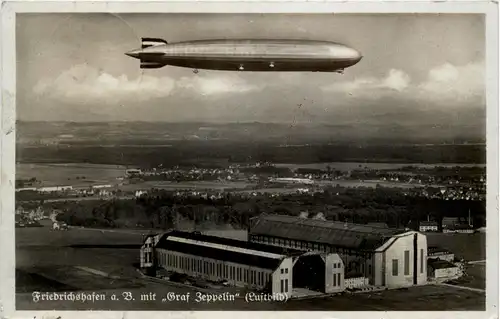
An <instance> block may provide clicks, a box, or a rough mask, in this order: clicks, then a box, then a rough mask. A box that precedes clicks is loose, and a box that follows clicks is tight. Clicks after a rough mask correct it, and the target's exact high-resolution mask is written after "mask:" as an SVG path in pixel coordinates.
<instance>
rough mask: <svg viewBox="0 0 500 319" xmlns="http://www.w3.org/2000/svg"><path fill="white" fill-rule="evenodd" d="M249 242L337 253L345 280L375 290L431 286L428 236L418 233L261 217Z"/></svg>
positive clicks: (253, 222) (252, 228)
mask: <svg viewBox="0 0 500 319" xmlns="http://www.w3.org/2000/svg"><path fill="white" fill-rule="evenodd" d="M248 236H249V241H251V242H253V243H264V244H268V245H274V246H279V247H287V248H291V249H297V250H302V251H317V252H324V253H337V254H339V255H340V257H341V259H342V260H343V262H344V265H345V276H346V278H347V277H351V276H355V275H354V274H360V276H363V277H364V278H368V282H369V284H370V285H373V286H380V287H387V288H397V287H407V286H411V285H422V284H426V283H427V237H426V236H425V235H423V234H421V233H419V232H416V231H406V230H397V229H390V228H385V227H373V226H369V225H359V224H350V223H343V222H332V221H326V220H321V219H308V218H303V217H298V216H287V215H273V214H262V215H260V216H257V217H254V218H252V219H251V222H250V225H249V230H248Z"/></svg>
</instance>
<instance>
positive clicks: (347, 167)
mask: <svg viewBox="0 0 500 319" xmlns="http://www.w3.org/2000/svg"><path fill="white" fill-rule="evenodd" d="M276 166H277V167H288V168H291V169H297V168H309V169H323V170H325V169H326V168H327V167H328V166H330V167H331V169H332V170H339V171H351V170H355V169H376V170H391V169H398V168H402V167H406V166H413V167H418V168H433V167H436V166H441V167H454V166H460V167H476V166H477V167H486V165H484V164H453V163H446V164H421V163H409V164H401V163H363V162H332V163H312V164H286V163H280V164H276Z"/></svg>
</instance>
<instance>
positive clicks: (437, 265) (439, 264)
mask: <svg viewBox="0 0 500 319" xmlns="http://www.w3.org/2000/svg"><path fill="white" fill-rule="evenodd" d="M429 264H430V266H431V267H432V268H434V269H444V268H455V267H457V266H456V265H454V264H452V263H450V262H449V261H445V260H435V259H431V260H429Z"/></svg>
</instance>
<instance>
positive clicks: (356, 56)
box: [348, 48, 363, 63]
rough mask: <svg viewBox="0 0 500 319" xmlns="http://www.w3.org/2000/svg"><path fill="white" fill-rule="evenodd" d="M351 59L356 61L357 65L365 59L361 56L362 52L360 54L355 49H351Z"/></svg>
mask: <svg viewBox="0 0 500 319" xmlns="http://www.w3.org/2000/svg"><path fill="white" fill-rule="evenodd" d="M348 55H349V59H351V60H353V61H355V62H356V63H358V62H359V61H361V59H362V58H363V55H362V54H361V52H359V51H358V50H355V49H351V48H350V49H349V53H348Z"/></svg>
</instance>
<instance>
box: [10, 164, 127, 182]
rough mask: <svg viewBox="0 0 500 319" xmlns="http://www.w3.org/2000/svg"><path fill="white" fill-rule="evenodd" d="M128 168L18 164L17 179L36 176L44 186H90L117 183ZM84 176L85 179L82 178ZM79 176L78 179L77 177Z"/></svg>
mask: <svg viewBox="0 0 500 319" xmlns="http://www.w3.org/2000/svg"><path fill="white" fill-rule="evenodd" d="M125 170H126V168H125V167H124V166H120V165H105V164H87V163H70V164H44V163H40V164H23V163H18V164H16V179H30V178H33V177H35V178H36V179H37V180H39V181H41V183H40V184H37V185H36V186H37V187H44V186H88V185H91V184H109V183H116V178H117V177H122V176H124V175H125ZM82 176H84V177H85V179H81V177H82ZM77 177H78V179H77Z"/></svg>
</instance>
